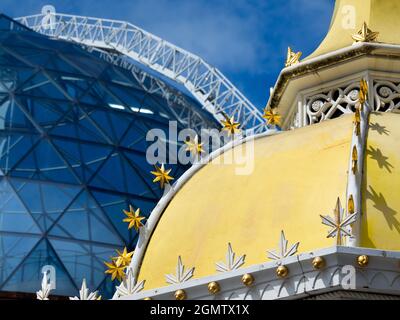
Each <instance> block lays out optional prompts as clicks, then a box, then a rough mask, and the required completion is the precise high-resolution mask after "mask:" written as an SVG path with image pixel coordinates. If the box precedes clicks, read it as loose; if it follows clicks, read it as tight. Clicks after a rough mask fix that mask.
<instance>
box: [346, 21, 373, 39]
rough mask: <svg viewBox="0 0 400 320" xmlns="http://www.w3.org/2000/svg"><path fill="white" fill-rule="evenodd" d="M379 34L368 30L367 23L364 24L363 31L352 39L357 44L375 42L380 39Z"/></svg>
mask: <svg viewBox="0 0 400 320" xmlns="http://www.w3.org/2000/svg"><path fill="white" fill-rule="evenodd" d="M378 35H379V32H373V31H372V30H371V29H369V28H368V25H367V23H366V22H364V23H363V25H362V27H361V29H360V30H359V31H358V32H357V33H355V34H353V35H352V36H351V37H352V38H353V40H354V43H357V42H375V41H376V40H377V39H378Z"/></svg>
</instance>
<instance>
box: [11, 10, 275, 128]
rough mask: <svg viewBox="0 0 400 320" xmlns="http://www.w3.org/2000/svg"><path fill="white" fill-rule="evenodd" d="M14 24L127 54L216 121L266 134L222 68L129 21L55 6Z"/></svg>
mask: <svg viewBox="0 0 400 320" xmlns="http://www.w3.org/2000/svg"><path fill="white" fill-rule="evenodd" d="M16 20H17V21H19V22H20V23H22V24H24V25H26V26H28V27H29V28H31V29H33V30H34V31H36V32H39V33H42V34H45V35H47V36H50V37H54V38H58V39H64V40H67V41H74V42H77V43H80V44H84V45H86V46H90V47H97V48H102V49H106V50H112V51H114V52H118V53H120V54H123V55H124V56H127V57H129V58H131V59H133V60H135V61H138V62H140V63H142V64H144V65H146V66H148V67H149V68H151V69H153V70H155V71H157V72H159V73H161V74H163V75H164V76H167V77H169V78H170V79H172V80H174V81H176V82H179V83H181V84H183V85H184V86H185V87H186V88H187V89H188V90H189V91H190V92H191V93H192V94H193V96H194V97H195V98H196V99H198V100H199V101H200V103H201V104H202V105H203V107H204V108H205V109H206V110H208V111H209V112H210V113H212V114H213V115H214V116H215V117H216V118H217V119H218V120H222V119H223V113H225V114H228V115H230V116H235V118H236V119H238V121H239V122H240V123H241V124H242V127H243V128H245V129H253V130H254V132H256V133H257V132H262V131H264V130H267V128H266V126H265V122H264V120H263V118H262V114H261V112H260V111H259V110H258V109H257V108H256V107H254V106H253V105H252V104H251V102H250V101H249V100H248V99H247V98H246V97H245V96H244V95H243V94H242V93H241V92H240V91H239V90H238V89H237V88H235V87H234V86H233V84H232V83H231V82H230V81H229V80H228V79H226V78H225V76H224V75H223V74H222V73H221V72H220V71H219V70H218V69H216V68H214V67H212V66H210V65H209V64H207V63H206V62H205V61H204V60H203V59H202V58H200V57H198V56H196V55H194V54H192V53H190V52H188V51H186V50H183V49H181V48H179V47H177V46H175V45H173V44H171V43H169V42H167V41H165V40H163V39H161V38H159V37H157V36H155V35H153V34H151V33H149V32H147V31H144V30H142V29H140V28H138V27H136V26H134V25H132V24H130V23H128V22H124V21H115V20H107V19H98V18H91V17H82V16H74V15H67V14H59V13H56V12H55V8H54V7H52V6H45V7H44V8H43V9H42V13H41V14H37V15H32V16H26V17H21V18H17V19H16Z"/></svg>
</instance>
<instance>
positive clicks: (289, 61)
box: [285, 47, 303, 67]
mask: <svg viewBox="0 0 400 320" xmlns="http://www.w3.org/2000/svg"><path fill="white" fill-rule="evenodd" d="M302 54H303V53H302V52H301V51H299V52H293V51H292V48H290V47H288V50H287V58H286V63H285V67H290V66H293V65H295V64H298V63H299V62H300V58H301V55H302Z"/></svg>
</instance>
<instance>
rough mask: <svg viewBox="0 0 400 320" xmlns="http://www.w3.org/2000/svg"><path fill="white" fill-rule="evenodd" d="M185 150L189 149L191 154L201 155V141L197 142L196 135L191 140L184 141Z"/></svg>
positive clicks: (202, 150) (202, 151)
mask: <svg viewBox="0 0 400 320" xmlns="http://www.w3.org/2000/svg"><path fill="white" fill-rule="evenodd" d="M185 144H186V151H189V152H190V153H191V154H192V155H195V156H197V155H201V154H202V153H204V152H205V151H204V149H203V143H199V137H198V136H197V135H196V136H195V137H194V139H193V140H189V141H185Z"/></svg>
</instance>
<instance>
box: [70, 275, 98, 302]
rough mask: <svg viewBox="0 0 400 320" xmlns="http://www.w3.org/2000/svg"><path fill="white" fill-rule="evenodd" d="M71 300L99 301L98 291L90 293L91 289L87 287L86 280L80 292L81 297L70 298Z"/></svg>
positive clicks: (83, 281)
mask: <svg viewBox="0 0 400 320" xmlns="http://www.w3.org/2000/svg"><path fill="white" fill-rule="evenodd" d="M69 300H98V298H97V291H95V292H89V289H88V287H87V286H86V279H83V280H82V287H81V290H79V297H77V296H75V297H69Z"/></svg>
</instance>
